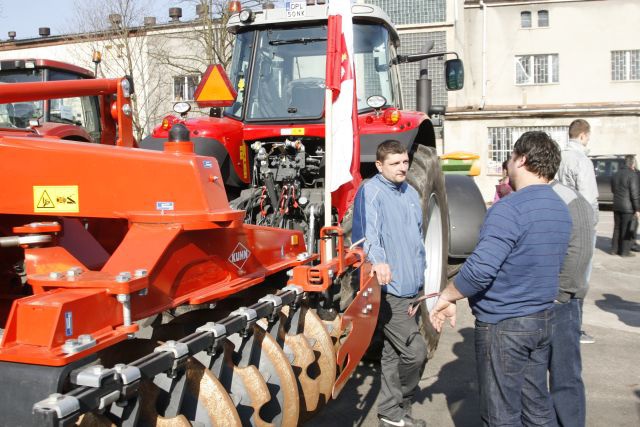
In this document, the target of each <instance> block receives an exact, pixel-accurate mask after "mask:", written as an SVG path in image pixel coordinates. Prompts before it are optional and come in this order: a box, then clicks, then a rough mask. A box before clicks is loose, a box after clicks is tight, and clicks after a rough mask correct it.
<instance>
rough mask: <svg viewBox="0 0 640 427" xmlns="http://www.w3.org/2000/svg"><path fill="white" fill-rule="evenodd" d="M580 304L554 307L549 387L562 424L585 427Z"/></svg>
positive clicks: (570, 301)
mask: <svg viewBox="0 0 640 427" xmlns="http://www.w3.org/2000/svg"><path fill="white" fill-rule="evenodd" d="M580 302H581V301H580V300H578V299H570V300H569V302H567V303H564V304H558V303H556V304H554V305H553V311H554V314H555V316H554V320H553V331H552V336H551V357H550V360H549V387H550V390H551V398H552V399H553V407H554V409H555V410H556V415H557V417H558V424H559V425H560V426H562V427H569V426H570V427H584V425H585V412H586V403H585V396H584V383H583V382H582V358H581V356H580V319H581V313H580Z"/></svg>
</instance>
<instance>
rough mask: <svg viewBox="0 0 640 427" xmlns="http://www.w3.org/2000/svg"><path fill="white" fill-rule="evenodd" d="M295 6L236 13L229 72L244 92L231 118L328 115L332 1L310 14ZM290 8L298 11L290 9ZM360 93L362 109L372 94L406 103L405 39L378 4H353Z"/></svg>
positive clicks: (317, 118)
mask: <svg viewBox="0 0 640 427" xmlns="http://www.w3.org/2000/svg"><path fill="white" fill-rule="evenodd" d="M287 13H288V12H287V9H265V10H262V11H260V12H250V13H245V14H242V13H241V14H239V15H234V16H233V17H232V18H231V20H230V23H229V26H228V28H229V30H230V31H231V32H234V33H235V34H236V42H235V48H234V52H233V59H232V63H231V67H230V70H229V71H230V73H229V78H230V80H231V83H232V85H233V87H234V88H235V90H236V91H237V93H238V96H237V99H236V101H235V103H234V104H233V105H232V106H231V107H227V108H225V110H224V114H225V115H226V116H230V117H233V118H236V119H240V120H242V121H244V122H273V121H286V122H291V121H296V122H298V121H304V122H314V121H320V120H321V119H322V117H323V113H324V90H325V72H326V71H325V64H326V52H327V21H326V20H327V6H326V5H310V6H306V7H305V8H304V10H303V16H302V17H300V16H298V17H296V18H291V17H289V18H288V17H287ZM289 13H290V11H289ZM353 13H354V28H353V31H354V56H355V64H356V76H355V80H356V84H357V88H356V92H357V106H358V111H359V112H364V111H367V110H372V107H370V106H369V105H368V104H367V99H368V98H369V97H370V96H373V95H378V96H383V97H384V99H385V102H384V105H383V106H382V107H384V106H394V107H396V108H402V95H401V91H400V85H399V78H398V72H397V67H395V66H394V65H393V58H395V57H396V46H397V45H398V42H399V38H398V34H397V32H396V31H395V29H394V28H393V27H392V26H391V25H389V24H388V23H389V19H388V18H387V17H386V14H384V12H382V11H381V10H380V9H378V8H373V7H371V6H366V7H363V6H358V5H354V6H353Z"/></svg>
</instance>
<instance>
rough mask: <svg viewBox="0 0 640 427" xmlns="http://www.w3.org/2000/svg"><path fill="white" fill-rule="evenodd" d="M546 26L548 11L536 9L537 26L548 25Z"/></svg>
mask: <svg viewBox="0 0 640 427" xmlns="http://www.w3.org/2000/svg"><path fill="white" fill-rule="evenodd" d="M548 26H549V11H548V10H539V11H538V27H548Z"/></svg>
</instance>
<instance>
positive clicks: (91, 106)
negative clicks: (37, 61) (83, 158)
mask: <svg viewBox="0 0 640 427" xmlns="http://www.w3.org/2000/svg"><path fill="white" fill-rule="evenodd" d="M81 78H83V77H81V76H79V75H77V74H75V73H72V72H67V71H63V70H56V69H44V68H21V69H15V70H2V71H0V85H2V84H11V83H32V82H42V81H58V80H77V79H81ZM98 108H99V107H98V99H97V98H96V97H82V98H65V99H52V100H49V101H48V102H43V101H32V102H31V101H30V102H14V103H11V104H0V127H3V128H27V127H28V126H29V121H30V120H31V119H40V120H41V121H44V122H53V123H66V124H72V125H77V126H82V127H84V128H85V129H86V130H87V132H89V133H90V134H91V136H92V137H94V138H97V137H99V130H100V113H99V111H98Z"/></svg>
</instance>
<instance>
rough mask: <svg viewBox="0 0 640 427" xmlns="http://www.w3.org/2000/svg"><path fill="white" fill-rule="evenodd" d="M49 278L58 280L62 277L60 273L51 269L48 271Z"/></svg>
mask: <svg viewBox="0 0 640 427" xmlns="http://www.w3.org/2000/svg"><path fill="white" fill-rule="evenodd" d="M49 279H54V280H59V279H62V273H60V272H58V271H52V272H51V273H49Z"/></svg>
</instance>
